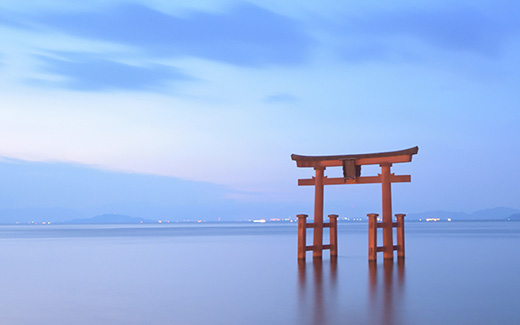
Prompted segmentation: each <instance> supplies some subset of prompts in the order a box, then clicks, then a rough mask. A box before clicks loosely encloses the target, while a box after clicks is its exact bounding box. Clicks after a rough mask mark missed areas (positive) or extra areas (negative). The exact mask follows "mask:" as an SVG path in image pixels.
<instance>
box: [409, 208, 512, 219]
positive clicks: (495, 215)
mask: <svg viewBox="0 0 520 325" xmlns="http://www.w3.org/2000/svg"><path fill="white" fill-rule="evenodd" d="M516 214H518V215H520V210H519V209H513V208H504V207H499V208H492V209H485V210H479V211H475V212H473V213H464V212H454V211H444V210H437V211H428V212H420V213H410V214H408V215H407V216H406V219H407V220H419V219H421V220H424V219H427V218H439V219H441V220H447V219H448V218H450V219H452V220H458V221H462V220H506V219H508V218H510V217H511V216H513V215H516Z"/></svg>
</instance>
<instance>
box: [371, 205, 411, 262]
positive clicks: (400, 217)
mask: <svg viewBox="0 0 520 325" xmlns="http://www.w3.org/2000/svg"><path fill="white" fill-rule="evenodd" d="M378 216H379V215H378V214H376V213H369V214H367V217H368V261H369V262H376V261H377V252H384V253H386V252H387V251H388V250H390V252H391V253H392V258H391V259H387V258H385V259H387V260H389V261H391V260H393V255H394V251H397V257H398V258H399V259H400V260H402V259H404V217H405V216H406V214H402V213H399V214H396V215H395V218H396V219H397V222H391V223H390V230H392V231H393V228H396V232H397V245H394V244H393V242H390V247H388V246H386V245H385V243H384V239H385V237H384V235H385V230H387V224H385V221H384V220H383V222H377V217H378ZM377 228H382V229H383V246H379V247H378V246H377Z"/></svg>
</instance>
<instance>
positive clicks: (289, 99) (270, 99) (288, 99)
mask: <svg viewBox="0 0 520 325" xmlns="http://www.w3.org/2000/svg"><path fill="white" fill-rule="evenodd" d="M264 101H265V102H267V103H294V102H297V101H298V98H297V97H295V96H293V95H291V94H288V93H278V94H273V95H270V96H267V97H266V98H265V100H264Z"/></svg>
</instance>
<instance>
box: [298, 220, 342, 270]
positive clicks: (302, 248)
mask: <svg viewBox="0 0 520 325" xmlns="http://www.w3.org/2000/svg"><path fill="white" fill-rule="evenodd" d="M297 217H298V260H300V261H304V260H305V253H306V252H307V251H313V253H314V252H315V251H316V246H319V247H321V248H320V252H322V251H323V250H324V249H330V257H337V256H338V215H337V214H331V215H329V222H326V223H322V229H321V231H322V235H323V228H327V227H328V228H329V232H330V243H329V244H328V245H323V242H321V245H315V244H314V245H312V246H307V228H314V231H316V223H315V222H312V223H307V217H308V216H307V215H306V214H299V215H298V216H297ZM322 239H323V236H322ZM313 258H316V257H315V255H314V254H313ZM321 258H322V254H320V255H319V257H317V259H321Z"/></svg>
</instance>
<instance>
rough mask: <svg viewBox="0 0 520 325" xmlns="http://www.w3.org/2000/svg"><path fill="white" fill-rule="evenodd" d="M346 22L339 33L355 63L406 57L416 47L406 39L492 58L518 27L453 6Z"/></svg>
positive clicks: (381, 13)
mask: <svg viewBox="0 0 520 325" xmlns="http://www.w3.org/2000/svg"><path fill="white" fill-rule="evenodd" d="M347 21H348V22H347V23H346V24H345V25H343V27H341V28H340V30H339V32H340V33H341V35H342V38H344V40H345V43H346V45H345V51H344V54H345V58H346V59H348V60H355V61H357V60H360V59H363V58H366V60H373V59H382V58H388V57H389V56H391V55H392V53H396V52H399V53H401V54H404V55H407V54H410V52H413V47H415V48H417V46H415V45H414V46H413V47H412V46H407V44H406V43H407V40H408V41H411V40H412V41H419V42H421V43H423V44H425V45H427V46H430V47H432V48H436V49H439V50H442V51H447V52H468V53H475V54H477V55H480V56H484V57H488V58H492V57H496V56H498V55H500V52H501V50H502V47H503V45H504V43H505V41H506V39H507V38H508V37H510V35H511V34H512V32H513V31H514V30H515V29H516V30H518V29H519V27H520V25H518V24H516V25H511V24H510V23H508V22H504V21H498V20H497V19H496V18H494V16H493V15H487V14H485V13H484V12H482V11H479V10H476V9H471V8H456V7H455V8H443V9H435V10H428V9H424V8H421V9H415V10H406V11H399V12H373V13H371V14H367V15H366V16H364V17H350V18H349V19H348V20H347ZM390 40H391V41H390Z"/></svg>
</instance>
